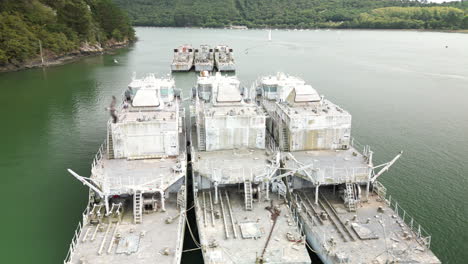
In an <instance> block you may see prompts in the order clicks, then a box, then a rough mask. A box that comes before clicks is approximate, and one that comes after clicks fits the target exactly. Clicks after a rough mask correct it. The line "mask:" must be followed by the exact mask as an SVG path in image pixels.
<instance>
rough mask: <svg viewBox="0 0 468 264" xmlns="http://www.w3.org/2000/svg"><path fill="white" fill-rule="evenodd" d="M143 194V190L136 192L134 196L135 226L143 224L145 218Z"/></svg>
mask: <svg viewBox="0 0 468 264" xmlns="http://www.w3.org/2000/svg"><path fill="white" fill-rule="evenodd" d="M142 203H143V193H142V192H141V190H136V191H135V194H134V195H133V221H134V222H135V224H141V222H142V218H143V215H142V214H143V210H142V209H143V207H142Z"/></svg>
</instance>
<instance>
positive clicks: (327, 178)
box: [291, 156, 370, 184]
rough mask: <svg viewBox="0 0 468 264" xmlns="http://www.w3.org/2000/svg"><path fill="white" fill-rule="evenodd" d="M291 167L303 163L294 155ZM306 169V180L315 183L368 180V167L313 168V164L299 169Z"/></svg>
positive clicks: (297, 167) (301, 165) (297, 166)
mask: <svg viewBox="0 0 468 264" xmlns="http://www.w3.org/2000/svg"><path fill="white" fill-rule="evenodd" d="M292 158H293V160H294V161H295V162H294V163H293V168H291V169H300V168H301V167H304V166H305V165H304V164H303V163H300V162H299V161H297V160H296V159H295V158H294V156H292ZM304 170H305V171H306V174H307V176H310V178H311V179H310V178H308V180H312V181H313V182H315V183H320V184H337V183H345V182H367V181H368V180H369V172H370V168H369V167H352V168H342V167H341V168H340V167H331V166H330V167H321V168H315V167H314V166H312V167H309V168H306V169H303V170H299V172H301V171H304Z"/></svg>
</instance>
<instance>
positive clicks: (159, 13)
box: [0, 0, 468, 72]
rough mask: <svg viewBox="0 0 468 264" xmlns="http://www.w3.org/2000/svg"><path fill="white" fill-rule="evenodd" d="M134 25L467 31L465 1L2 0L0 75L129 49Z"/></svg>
mask: <svg viewBox="0 0 468 264" xmlns="http://www.w3.org/2000/svg"><path fill="white" fill-rule="evenodd" d="M132 26H142V27H144V26H151V27H175V28H182V27H189V28H230V27H232V28H237V29H242V28H249V29H288V30H296V29H297V30H303V29H308V30H314V29H342V30H352V29H363V30H364V29H365V30H372V29H381V30H415V31H437V32H455V33H468V1H461V2H447V3H442V4H436V3H428V2H427V1H426V0H420V1H418V0H411V1H410V0H290V1H284V0H172V1H167V0H0V72H8V71H16V70H22V69H29V68H34V67H42V66H46V67H47V66H52V65H59V64H63V63H67V62H70V61H74V60H76V59H77V58H80V57H83V56H91V55H97V54H102V53H104V52H108V51H112V50H114V49H117V48H121V47H125V46H128V45H129V44H131V43H132V42H134V41H136V36H135V31H134V29H133V27H132Z"/></svg>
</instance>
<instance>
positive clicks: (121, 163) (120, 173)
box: [92, 154, 185, 195]
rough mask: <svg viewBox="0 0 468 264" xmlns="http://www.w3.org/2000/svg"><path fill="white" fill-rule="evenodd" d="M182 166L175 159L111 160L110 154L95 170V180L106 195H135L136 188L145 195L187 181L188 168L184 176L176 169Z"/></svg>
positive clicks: (104, 155) (183, 172)
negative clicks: (185, 179) (182, 180)
mask: <svg viewBox="0 0 468 264" xmlns="http://www.w3.org/2000/svg"><path fill="white" fill-rule="evenodd" d="M177 164H178V159H177V158H175V157H169V158H161V159H141V160H127V159H108V158H107V154H103V158H102V159H101V160H100V161H99V162H98V163H97V166H95V167H94V168H93V170H92V172H93V173H92V179H95V180H96V181H98V182H99V183H100V187H101V189H102V190H103V192H104V193H107V194H109V195H119V194H123V193H133V189H134V187H141V189H142V190H143V191H144V192H152V191H153V192H155V191H157V190H166V189H167V188H168V187H169V186H171V185H172V184H174V183H175V182H177V181H178V180H180V179H181V178H184V177H185V165H183V164H182V165H183V166H182V168H183V169H182V171H181V172H175V171H174V170H173V168H174V167H175V166H176V165H177Z"/></svg>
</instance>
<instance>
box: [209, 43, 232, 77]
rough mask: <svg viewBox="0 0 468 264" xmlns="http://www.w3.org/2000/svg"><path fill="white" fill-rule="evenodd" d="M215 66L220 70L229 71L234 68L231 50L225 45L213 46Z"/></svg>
mask: <svg viewBox="0 0 468 264" xmlns="http://www.w3.org/2000/svg"><path fill="white" fill-rule="evenodd" d="M214 58H215V66H216V69H218V71H220V72H229V71H235V70H236V64H235V63H234V56H233V50H232V49H231V48H229V46H226V45H218V46H216V48H215V54H214Z"/></svg>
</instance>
